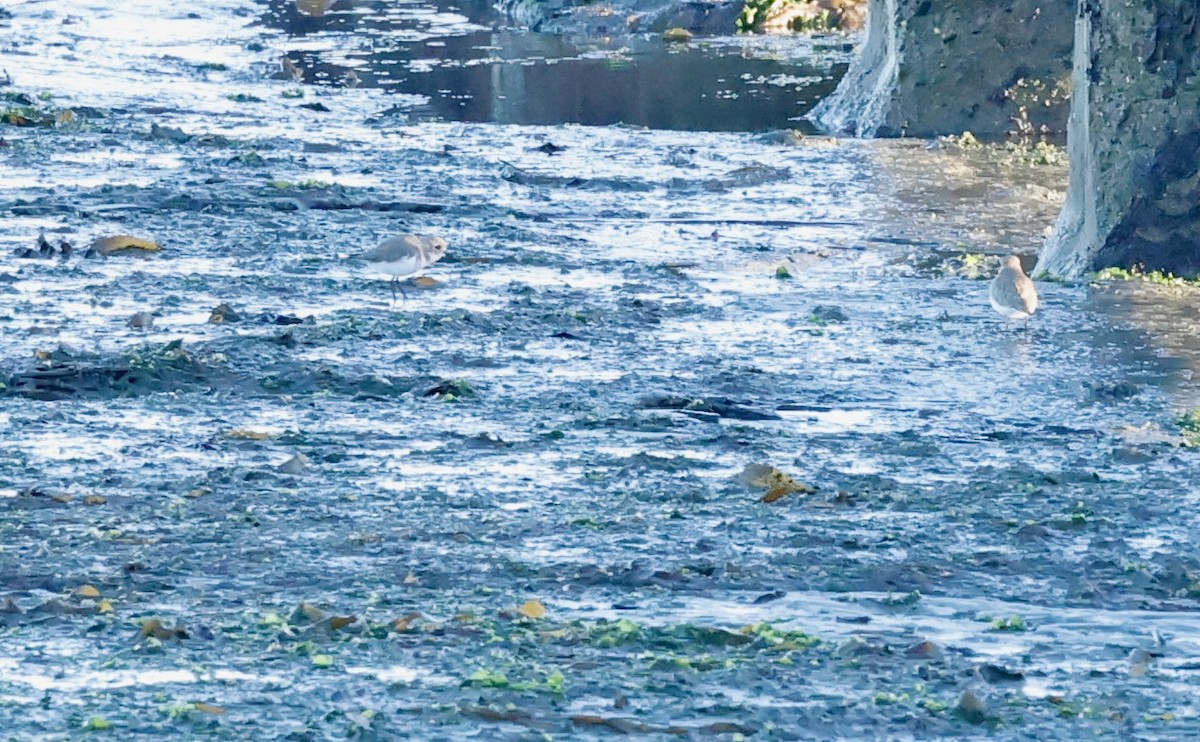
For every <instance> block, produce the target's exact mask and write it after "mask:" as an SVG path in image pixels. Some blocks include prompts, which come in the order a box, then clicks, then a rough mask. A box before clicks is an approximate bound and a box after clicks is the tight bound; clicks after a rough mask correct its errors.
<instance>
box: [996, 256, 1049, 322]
mask: <svg viewBox="0 0 1200 742" xmlns="http://www.w3.org/2000/svg"><path fill="white" fill-rule="evenodd" d="M988 295H989V298H990V299H991V301H992V309H995V310H996V311H997V312H999V313H1000V316H1002V317H1004V321H1005V322H1006V323H1007V322H1008V321H1009V320H1014V319H1017V320H1025V321H1026V324H1028V321H1029V318H1030V317H1031V316H1033V313H1034V312H1036V311H1037V308H1038V294H1037V288H1036V287H1035V286H1034V285H1033V281H1031V280H1030V279H1029V276H1027V275H1025V271H1024V270H1022V269H1021V260H1020V259H1019V258H1018V257H1017V256H1016V255H1009V256H1008V257H1006V258H1005V259H1004V264H1003V265H1002V266H1001V267H1000V272H999V273H997V274H996V277H995V278H993V279H992V285H991V289H990V291H989V292H988Z"/></svg>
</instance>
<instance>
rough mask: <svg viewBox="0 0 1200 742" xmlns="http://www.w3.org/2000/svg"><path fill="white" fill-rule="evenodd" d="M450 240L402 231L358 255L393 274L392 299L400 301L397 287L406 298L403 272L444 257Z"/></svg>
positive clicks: (424, 266)
mask: <svg viewBox="0 0 1200 742" xmlns="http://www.w3.org/2000/svg"><path fill="white" fill-rule="evenodd" d="M446 247H447V244H446V241H445V240H443V239H442V238H441V237H434V236H432V235H423V234H402V235H399V236H398V237H389V238H388V239H386V240H384V241H383V242H381V243H379V247H376V248H373V249H371V250H367V251H366V252H365V253H363V254H361V255H358V256H356V257H357V258H358V259H359V260H363V261H365V262H366V263H367V265H368V266H369V267H370V268H371V269H372V270H375V271H378V272H380V273H386V274H387V275H389V276H391V277H392V303H393V304H394V303H395V302H396V289H397V288H399V289H400V293H401V294H402V295H403V296H404V298H405V299H408V294H405V293H404V287H403V286H400V277H401V276H411V275H413V274H414V273H418V272H420V271H422V270H424V269H426V268H428V267H429V266H431V265H433V264H434V263H436V262H438V261H439V260H441V259H442V256H443V255H445V254H446Z"/></svg>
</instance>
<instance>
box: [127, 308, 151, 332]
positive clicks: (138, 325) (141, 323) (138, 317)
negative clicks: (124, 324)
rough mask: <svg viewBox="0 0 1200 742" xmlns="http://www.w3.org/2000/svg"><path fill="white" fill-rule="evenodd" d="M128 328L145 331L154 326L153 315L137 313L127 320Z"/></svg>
mask: <svg viewBox="0 0 1200 742" xmlns="http://www.w3.org/2000/svg"><path fill="white" fill-rule="evenodd" d="M129 326H130V327H133V328H135V329H138V330H145V329H148V328H150V327H153V326H154V315H153V314H150V313H149V312H138V313H137V314H135V315H133V316H132V317H130V318H129Z"/></svg>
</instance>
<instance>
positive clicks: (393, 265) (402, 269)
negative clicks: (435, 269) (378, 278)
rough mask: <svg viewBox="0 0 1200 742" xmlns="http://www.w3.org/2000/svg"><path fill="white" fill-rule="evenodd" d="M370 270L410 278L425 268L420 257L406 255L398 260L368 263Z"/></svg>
mask: <svg viewBox="0 0 1200 742" xmlns="http://www.w3.org/2000/svg"><path fill="white" fill-rule="evenodd" d="M370 266H371V269H372V270H376V271H379V272H380V273H386V274H387V275H389V276H411V275H412V274H414V273H416V272H417V271H419V270H421V269H422V268H424V267H425V261H424V260H422V259H421V256H420V255H408V256H406V257H403V258H400V259H399V260H381V261H378V262H372V263H370Z"/></svg>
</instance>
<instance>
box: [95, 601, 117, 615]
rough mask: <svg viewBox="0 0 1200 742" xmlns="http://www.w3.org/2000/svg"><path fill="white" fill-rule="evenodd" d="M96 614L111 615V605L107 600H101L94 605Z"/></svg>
mask: <svg viewBox="0 0 1200 742" xmlns="http://www.w3.org/2000/svg"><path fill="white" fill-rule="evenodd" d="M96 612H97V613H112V612H113V604H112V603H110V602H109V601H107V600H102V601H100V602H99V603H97V604H96Z"/></svg>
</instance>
